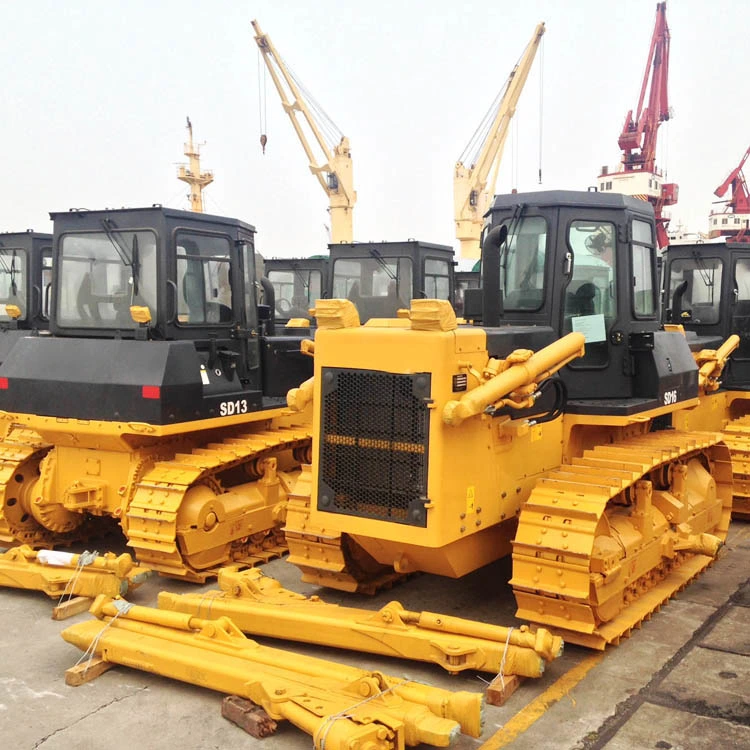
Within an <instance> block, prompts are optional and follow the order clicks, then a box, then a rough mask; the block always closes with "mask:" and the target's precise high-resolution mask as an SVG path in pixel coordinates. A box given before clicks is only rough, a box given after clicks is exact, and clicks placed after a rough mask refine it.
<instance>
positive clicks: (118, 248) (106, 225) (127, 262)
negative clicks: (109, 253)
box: [100, 219, 133, 268]
mask: <svg viewBox="0 0 750 750" xmlns="http://www.w3.org/2000/svg"><path fill="white" fill-rule="evenodd" d="M100 223H101V225H102V228H103V229H104V232H105V234H106V235H107V238H108V239H109V241H110V242H111V243H112V247H114V249H115V252H116V253H117V256H118V257H119V258H120V260H121V261H122V265H123V266H130V267H131V268H132V266H133V261H132V260H131V259H130V258H129V257H128V250H127V248H126V247H125V245H124V244H123V243H122V242H121V240H118V239H117V237H115V235H114V232H113V231H112V230H115V231H119V230H118V229H117V227H116V226H115V225H114V223H113V221H112V219H102V220H101V222H100Z"/></svg>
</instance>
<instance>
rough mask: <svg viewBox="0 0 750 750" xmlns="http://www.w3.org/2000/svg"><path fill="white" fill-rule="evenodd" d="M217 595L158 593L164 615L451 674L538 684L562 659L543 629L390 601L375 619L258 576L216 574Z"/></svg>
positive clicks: (557, 642)
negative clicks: (214, 621)
mask: <svg viewBox="0 0 750 750" xmlns="http://www.w3.org/2000/svg"><path fill="white" fill-rule="evenodd" d="M219 587H220V589H221V590H220V591H209V592H208V593H205V594H183V595H179V594H173V593H170V592H168V591H162V592H161V593H160V594H159V608H160V609H165V610H171V611H175V612H184V613H190V614H194V615H197V616H199V617H208V616H210V617H223V616H226V617H229V618H231V619H232V621H233V622H234V623H235V624H236V625H237V626H238V627H239V628H240V630H242V631H244V632H246V633H252V634H254V635H261V636H268V637H271V638H284V639H289V640H294V641H303V642H305V643H316V644H319V645H323V646H332V647H334V648H346V649H350V650H353V651H365V652H368V653H373V654H384V655H386V656H396V657H399V658H402V659H414V660H417V661H425V662H431V663H434V664H438V665H440V666H441V667H443V668H444V669H446V670H447V671H448V672H452V673H458V672H460V671H462V670H465V669H476V670H479V671H484V672H492V673H494V674H497V673H498V672H500V671H501V670H502V672H503V674H505V675H513V674H515V675H519V676H523V677H541V675H542V674H543V673H544V667H545V663H546V662H547V661H551V660H552V659H555V658H556V657H557V656H559V655H560V654H561V653H562V649H563V642H562V638H560V637H559V636H553V635H552V634H551V633H549V631H547V630H545V629H544V628H540V629H539V630H537V631H536V632H535V633H532V632H530V631H529V629H528V628H527V627H525V626H524V627H521V628H504V627H500V626H499V625H489V624H486V623H482V622H476V621H472V620H465V619H462V618H459V617H451V616H448V615H441V614H435V613H433V612H409V611H408V610H406V609H404V608H403V607H402V606H401V604H400V603H399V602H390V603H389V604H387V605H386V606H384V607H383V608H382V609H380V610H378V611H375V612H373V611H372V610H367V609H355V608H353V607H341V606H339V605H336V604H327V603H326V602H323V601H321V600H320V599H318V598H317V597H312V598H310V599H308V598H306V597H304V596H302V595H301V594H297V593H295V592H293V591H288V590H287V589H284V588H282V587H281V584H280V583H279V582H278V581H276V580H274V579H273V578H269V577H268V576H265V575H263V573H261V572H260V571H259V570H257V569H256V570H246V571H242V572H240V571H238V570H237V569H236V568H231V567H228V568H223V569H222V570H221V571H220V572H219Z"/></svg>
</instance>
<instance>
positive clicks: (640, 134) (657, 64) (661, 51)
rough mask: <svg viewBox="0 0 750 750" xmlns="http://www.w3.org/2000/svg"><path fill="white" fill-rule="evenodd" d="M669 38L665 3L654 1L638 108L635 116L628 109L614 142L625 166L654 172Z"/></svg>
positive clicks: (664, 112)
mask: <svg viewBox="0 0 750 750" xmlns="http://www.w3.org/2000/svg"><path fill="white" fill-rule="evenodd" d="M669 41H670V36H669V26H667V4H666V2H663V3H657V5H656V23H655V24H654V31H653V34H652V35H651V46H650V47H649V51H648V58H647V63H646V70H645V71H644V74H643V83H642V84H641V94H640V97H639V98H638V109H637V110H636V115H635V117H633V110H632V109H631V110H630V111H629V112H628V114H627V116H626V117H625V125H624V126H623V129H622V133H621V134H620V138H619V139H618V142H617V143H618V145H619V146H620V148H621V149H622V151H623V164H624V165H625V167H626V168H630V169H642V170H644V171H646V172H654V171H655V169H656V136H657V133H658V129H659V125H660V124H661V123H662V122H666V121H667V120H669V97H668V94H667V82H668V79H669ZM649 74H650V75H649ZM649 82H650V87H649ZM647 88H648V89H649V95H648V106H647V107H646V108H645V109H644V108H643V100H644V99H645V96H646V89H647ZM634 152H636V153H634Z"/></svg>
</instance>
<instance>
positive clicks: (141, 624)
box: [62, 596, 484, 750]
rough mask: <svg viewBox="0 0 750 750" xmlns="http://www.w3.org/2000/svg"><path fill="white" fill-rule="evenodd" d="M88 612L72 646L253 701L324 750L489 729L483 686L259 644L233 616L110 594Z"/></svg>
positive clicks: (434, 739) (68, 633)
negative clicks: (442, 682)
mask: <svg viewBox="0 0 750 750" xmlns="http://www.w3.org/2000/svg"><path fill="white" fill-rule="evenodd" d="M91 612H92V614H94V615H96V616H97V617H98V618H100V619H99V620H89V621H87V622H82V623H78V624H76V625H73V626H71V627H69V628H67V629H66V630H64V631H63V632H62V637H63V638H64V639H65V640H66V641H67V642H68V643H72V644H73V645H75V646H77V647H78V648H80V649H82V650H84V651H87V652H88V653H90V654H91V655H92V656H98V657H101V658H102V659H104V660H105V661H108V662H114V663H116V664H123V665H125V666H130V667H133V668H136V669H142V670H144V671H147V672H152V673H154V674H159V675H162V676H164V677H170V678H173V679H178V680H182V681H184V682H189V683H192V684H194V685H200V686H201V687H207V688H209V689H212V690H218V691H221V692H222V693H228V694H232V695H239V696H241V697H244V698H247V699H249V700H251V701H253V702H254V703H256V704H258V705H260V706H262V707H263V709H264V710H265V711H266V713H267V714H268V715H269V716H270V717H271V718H272V719H274V720H276V721H278V720H281V719H287V720H289V721H291V722H292V723H293V724H295V725H296V726H298V727H299V728H300V729H302V730H303V731H305V732H307V733H308V734H310V735H311V736H312V737H313V741H314V746H315V747H316V748H319V749H321V750H322V748H325V750H350V749H351V748H353V747H362V748H368V750H397V749H399V748H403V747H404V746H406V745H408V746H414V745H418V744H420V743H426V744H431V745H435V746H438V747H447V746H449V745H450V744H452V743H453V741H454V740H455V738H456V737H457V735H458V734H459V733H460V732H463V733H465V734H469V735H471V736H473V737H478V736H479V735H480V734H481V732H482V722H483V705H484V704H483V699H482V696H481V694H479V693H468V692H455V693H453V692H450V691H448V690H442V689H439V688H433V687H429V686H427V685H422V684H418V683H413V682H410V681H408V680H402V679H399V678H396V677H390V676H387V675H384V674H382V673H380V672H368V671H366V670H361V669H357V668H355V667H349V666H346V665H342V664H336V663H334V662H329V661H326V660H323V659H315V658H312V657H307V656H301V655H298V654H293V653H290V652H285V651H282V650H280V649H274V648H268V647H265V646H261V645H260V644H258V643H256V642H255V641H251V640H249V639H247V638H246V637H245V636H244V635H243V634H242V633H241V632H240V631H239V629H238V628H237V626H236V625H235V624H234V623H233V622H232V621H231V620H230V619H229V618H226V617H221V618H218V619H214V620H207V619H202V618H198V617H193V616H191V615H186V614H179V613H176V612H165V611H163V610H159V609H152V608H150V607H139V606H135V605H132V604H130V603H128V602H126V601H124V600H122V599H119V600H113V599H110V598H108V597H104V596H100V597H97V599H96V601H95V602H94V605H93V606H92V608H91ZM357 743H359V744H357Z"/></svg>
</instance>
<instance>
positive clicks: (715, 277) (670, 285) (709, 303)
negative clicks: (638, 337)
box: [662, 238, 750, 519]
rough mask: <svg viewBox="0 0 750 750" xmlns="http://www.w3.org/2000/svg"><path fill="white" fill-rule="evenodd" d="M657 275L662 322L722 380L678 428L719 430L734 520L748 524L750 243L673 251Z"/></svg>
mask: <svg viewBox="0 0 750 750" xmlns="http://www.w3.org/2000/svg"><path fill="white" fill-rule="evenodd" d="M663 269H664V273H663V279H662V287H663V289H662V294H663V300H664V304H663V306H662V312H663V318H664V320H665V323H666V324H667V325H676V326H682V327H683V328H684V329H685V331H686V334H687V336H688V341H689V342H690V345H691V348H692V349H693V351H694V354H695V356H696V358H697V359H698V360H699V361H700V360H703V363H704V366H706V367H707V368H708V366H710V364H711V362H710V360H711V359H715V365H714V369H715V370H716V371H718V373H719V376H720V381H719V382H716V383H712V384H711V387H710V388H708V389H706V392H705V393H704V394H703V395H702V397H701V406H700V407H699V408H696V409H689V410H686V411H685V412H683V413H681V414H680V417H679V419H680V423H679V425H677V426H679V427H685V428H688V429H691V428H692V429H709V430H721V432H722V434H723V435H724V440H725V442H726V444H727V445H728V446H729V449H730V451H731V453H732V467H733V469H734V503H733V506H732V515H733V516H734V517H736V518H745V519H750V243H748V242H738V241H734V240H733V239H732V238H727V239H726V240H724V241H720V242H708V243H703V244H680V245H672V246H670V247H668V248H667V249H666V250H665V251H664V253H663ZM730 339H733V340H734V341H733V342H732V343H733V346H731V345H730V346H729V347H728V346H727V344H728V343H729V342H730ZM716 353H718V357H717V356H716Z"/></svg>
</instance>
